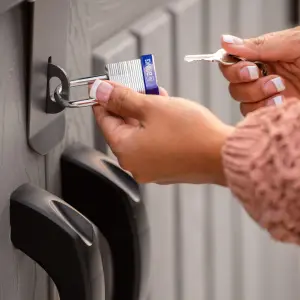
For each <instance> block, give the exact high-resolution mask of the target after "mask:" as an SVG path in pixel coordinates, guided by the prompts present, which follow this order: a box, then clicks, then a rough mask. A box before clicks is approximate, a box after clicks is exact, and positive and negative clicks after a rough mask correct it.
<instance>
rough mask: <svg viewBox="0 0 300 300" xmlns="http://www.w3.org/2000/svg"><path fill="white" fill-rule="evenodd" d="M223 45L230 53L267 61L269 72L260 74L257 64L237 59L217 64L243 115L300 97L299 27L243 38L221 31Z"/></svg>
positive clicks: (249, 58) (253, 59)
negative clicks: (239, 103) (224, 33)
mask: <svg viewBox="0 0 300 300" xmlns="http://www.w3.org/2000/svg"><path fill="white" fill-rule="evenodd" d="M222 47H223V48H224V49H225V50H226V51H227V52H228V53H230V54H234V55H238V56H240V57H244V58H246V59H248V60H251V61H255V60H259V61H262V62H264V63H266V64H267V67H268V73H269V75H268V76H266V77H261V75H260V72H259V70H258V68H257V66H256V65H255V64H253V63H250V62H239V63H237V64H235V65H233V66H220V68H221V71H222V73H223V75H224V77H225V78H226V79H227V80H228V81H229V82H230V85H229V91H230V94H231V96H232V97H233V98H234V99H235V100H237V101H239V102H241V112H242V114H243V115H246V114H247V113H249V112H251V111H254V110H256V109H257V108H259V107H262V106H267V105H278V104H280V103H282V102H283V101H285V100H286V99H287V98H290V97H297V98H300V50H299V49H300V27H296V28H293V29H288V30H284V31H279V32H274V33H268V34H265V35H262V36H259V37H257V38H251V39H245V40H242V39H240V38H237V37H234V36H230V35H223V36H222Z"/></svg>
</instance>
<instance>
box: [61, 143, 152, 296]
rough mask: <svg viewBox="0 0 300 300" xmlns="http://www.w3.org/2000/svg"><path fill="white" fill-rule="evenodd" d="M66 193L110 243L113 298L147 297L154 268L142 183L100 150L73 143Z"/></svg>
mask: <svg viewBox="0 0 300 300" xmlns="http://www.w3.org/2000/svg"><path fill="white" fill-rule="evenodd" d="M61 170H62V195H63V199H64V200H65V201H66V202H68V203H69V204H70V205H72V206H73V207H75V208H76V209H78V210H79V211H80V212H82V213H83V214H84V215H85V216H86V217H87V218H89V219H90V220H91V221H92V222H93V223H94V224H95V225H96V226H97V227H98V228H99V230H100V231H101V233H102V234H103V235H104V237H105V238H106V240H107V242H108V243H109V246H110V249H111V253H112V261H113V273H114V283H113V285H114V288H113V297H112V299H113V300H121V299H122V300H123V299H126V300H142V299H144V297H145V294H146V287H147V281H148V272H149V248H150V245H149V243H150V237H149V235H150V233H149V223H148V218H147V214H146V210H145V205H144V203H143V201H142V199H141V195H140V191H139V186H138V184H137V183H136V182H135V181H134V180H133V178H132V177H131V176H129V175H128V174H127V173H126V172H124V171H123V170H122V169H121V168H120V167H118V166H117V165H116V164H115V163H114V162H113V161H112V160H111V159H109V158H108V157H107V156H106V155H104V154H102V153H101V152H99V151H96V150H94V149H91V148H89V147H86V146H83V145H80V144H74V145H73V146H71V147H70V148H68V149H67V150H66V151H65V153H64V154H63V155H62V159H61Z"/></svg>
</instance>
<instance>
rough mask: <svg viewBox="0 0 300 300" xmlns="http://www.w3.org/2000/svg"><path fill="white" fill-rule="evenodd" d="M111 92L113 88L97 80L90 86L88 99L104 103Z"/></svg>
mask: <svg viewBox="0 0 300 300" xmlns="http://www.w3.org/2000/svg"><path fill="white" fill-rule="evenodd" d="M112 90H113V86H112V85H110V84H109V83H108V82H106V81H102V80H100V79H97V80H95V82H94V83H93V85H92V86H91V89H90V97H91V98H94V99H97V100H99V101H100V102H105V103H106V102H107V101H108V99H109V96H110V94H111V92H112Z"/></svg>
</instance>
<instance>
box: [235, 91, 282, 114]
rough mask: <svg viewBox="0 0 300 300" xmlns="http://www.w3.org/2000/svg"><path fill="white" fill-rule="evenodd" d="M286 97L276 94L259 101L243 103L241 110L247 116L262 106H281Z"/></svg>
mask: <svg viewBox="0 0 300 300" xmlns="http://www.w3.org/2000/svg"><path fill="white" fill-rule="evenodd" d="M283 101H284V98H283V96H281V95H278V96H275V97H273V98H268V99H265V100H262V101H259V102H253V103H244V102H243V103H241V104H240V111H241V113H242V115H243V116H246V115H247V114H248V113H250V112H253V111H255V110H257V109H259V108H261V107H265V106H279V105H281V104H282V103H283Z"/></svg>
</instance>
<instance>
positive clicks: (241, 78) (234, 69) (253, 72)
mask: <svg viewBox="0 0 300 300" xmlns="http://www.w3.org/2000/svg"><path fill="white" fill-rule="evenodd" d="M219 67H220V70H221V72H222V74H223V76H224V77H225V78H226V79H227V80H228V81H229V82H231V83H240V82H250V81H254V80H256V79H258V78H259V77H260V70H259V68H258V67H257V66H256V64H254V63H251V62H247V61H241V62H239V63H237V64H234V65H232V66H225V65H222V64H220V65H219Z"/></svg>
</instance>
